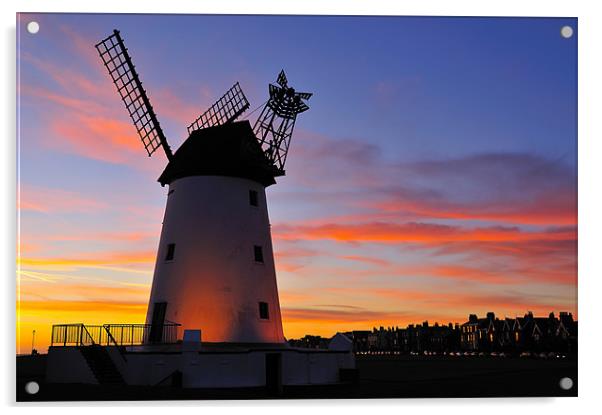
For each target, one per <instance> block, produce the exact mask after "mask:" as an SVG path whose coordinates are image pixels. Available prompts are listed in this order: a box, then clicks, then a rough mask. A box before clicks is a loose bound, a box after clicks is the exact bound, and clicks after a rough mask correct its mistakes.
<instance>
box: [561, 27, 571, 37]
mask: <svg viewBox="0 0 602 415" xmlns="http://www.w3.org/2000/svg"><path fill="white" fill-rule="evenodd" d="M560 35H561V36H562V37H563V38H565V39H570V38H571V37H573V28H572V27H571V26H562V28H561V29H560Z"/></svg>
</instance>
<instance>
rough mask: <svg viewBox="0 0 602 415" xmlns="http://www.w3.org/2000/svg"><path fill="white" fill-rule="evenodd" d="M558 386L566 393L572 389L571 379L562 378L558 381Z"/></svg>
mask: <svg viewBox="0 0 602 415" xmlns="http://www.w3.org/2000/svg"><path fill="white" fill-rule="evenodd" d="M558 384H559V385H560V388H562V389H564V390H565V391H568V390H569V389H571V388H572V387H573V379H571V378H562V379H560V382H559V383H558Z"/></svg>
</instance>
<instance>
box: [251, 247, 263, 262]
mask: <svg viewBox="0 0 602 415" xmlns="http://www.w3.org/2000/svg"><path fill="white" fill-rule="evenodd" d="M253 252H254V254H255V262H261V263H263V248H262V247H261V246H259V245H255V246H254V247H253Z"/></svg>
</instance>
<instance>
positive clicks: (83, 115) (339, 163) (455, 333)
mask: <svg viewBox="0 0 602 415" xmlns="http://www.w3.org/2000/svg"><path fill="white" fill-rule="evenodd" d="M577 35H578V30H577V19H575V18H495V17H482V18H479V17H469V18H467V17H418V16H415V17H403V16H399V17H394V16H388V17H385V16H380V17H377V16H286V15H271V16H262V15H245V16H242V15H144V14H140V15H136V14H130V15H125V14H61V13H58V14H35V13H21V14H18V15H17V82H18V85H17V118H18V119H17V129H18V137H17V143H18V155H17V157H18V164H17V165H18V172H17V174H18V200H17V203H18V227H19V228H18V229H19V232H18V241H17V253H18V254H17V258H18V261H17V287H18V293H17V304H16V306H17V339H16V340H17V379H16V382H17V399H18V400H21V401H30V400H37V401H57V400H58V401H65V400H67V401H69V400H141V399H150V400H152V399H175V400H178V399H272V398H279V399H288V398H296V399H298V398H414V397H430V398H436V397H483V396H495V397H514V396H576V395H577V326H578V323H577V321H578V315H577V88H576V86H577ZM233 85H234V86H233Z"/></svg>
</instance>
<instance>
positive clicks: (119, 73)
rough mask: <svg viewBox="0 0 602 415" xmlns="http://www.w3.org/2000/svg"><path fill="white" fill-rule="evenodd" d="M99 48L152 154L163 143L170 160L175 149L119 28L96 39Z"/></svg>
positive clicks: (143, 140) (140, 134) (149, 153)
mask: <svg viewBox="0 0 602 415" xmlns="http://www.w3.org/2000/svg"><path fill="white" fill-rule="evenodd" d="M96 49H97V50H98V53H99V54H100V58H101V59H102V61H103V63H104V65H105V67H106V68H107V70H108V71H109V75H111V78H112V79H113V83H114V84H115V86H116V87H117V91H118V92H119V95H120V96H121V99H122V100H123V103H124V104H125V107H126V109H127V111H128V113H129V114H130V117H131V119H132V121H133V122H134V126H135V127H136V130H137V131H138V135H139V136H140V139H141V140H142V144H144V148H145V149H146V152H147V153H148V155H149V157H150V156H151V155H152V154H153V153H154V152H155V150H157V149H158V148H159V147H160V146H163V149H164V150H165V154H166V155H167V158H168V159H170V160H171V158H172V152H171V149H170V148H169V145H168V144H167V139H166V138H165V134H163V130H162V129H161V125H160V124H159V121H158V120H157V115H156V114H155V111H154V110H153V107H152V105H151V104H150V101H149V99H148V96H147V95H146V91H145V90H144V88H143V87H142V82H140V78H139V77H138V74H137V73H136V70H135V68H134V64H133V63H132V59H131V57H130V55H129V54H128V51H127V48H126V47H125V45H124V43H123V39H122V38H121V36H120V35H119V31H118V30H114V31H113V34H112V35H111V36H109V37H107V38H106V39H104V40H102V41H101V42H99V43H97V44H96Z"/></svg>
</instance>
